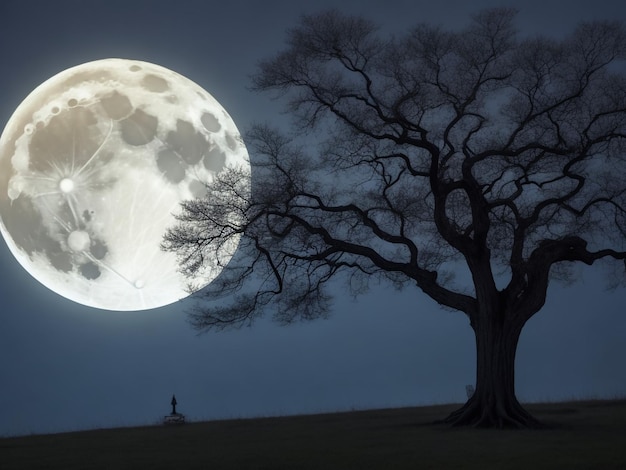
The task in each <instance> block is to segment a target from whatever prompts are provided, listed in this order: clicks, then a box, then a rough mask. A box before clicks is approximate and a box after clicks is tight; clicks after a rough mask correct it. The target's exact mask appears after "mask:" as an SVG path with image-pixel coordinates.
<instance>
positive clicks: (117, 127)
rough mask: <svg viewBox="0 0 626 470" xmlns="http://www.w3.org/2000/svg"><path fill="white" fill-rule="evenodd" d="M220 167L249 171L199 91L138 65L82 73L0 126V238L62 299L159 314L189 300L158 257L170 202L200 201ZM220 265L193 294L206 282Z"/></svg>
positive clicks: (179, 278)
mask: <svg viewBox="0 0 626 470" xmlns="http://www.w3.org/2000/svg"><path fill="white" fill-rule="evenodd" d="M226 168H243V169H244V170H245V171H247V172H249V171H250V164H249V160H248V154H247V151H246V148H245V145H244V144H243V142H242V139H241V136H240V134H239V131H238V130H237V127H236V126H235V123H234V122H233V120H232V119H231V117H230V116H229V115H228V113H227V112H226V110H225V109H224V108H223V107H222V106H221V105H220V104H219V103H218V102H217V101H216V100H215V99H214V98H213V97H212V96H211V95H210V94H209V93H207V92H206V91H205V90H203V89H202V88H201V87H200V86H198V85H197V84H196V83H194V82H192V81H191V80H189V79H187V78H185V77H183V76H182V75H180V74H178V73H176V72H173V71H171V70H169V69H166V68H164V67H161V66H158V65H154V64H150V63H147V62H142V61H136V60H126V59H104V60H98V61H94V62H89V63H86V64H82V65H79V66H76V67H73V68H70V69H67V70H65V71H63V72H61V73H59V74H58V75H55V76H54V77H52V78H50V79H49V80H47V81H46V82H44V83H43V84H42V85H40V86H39V87H37V88H36V89H35V90H34V91H33V92H32V93H31V94H30V95H28V97H26V99H25V100H24V101H23V102H22V103H21V104H20V105H19V107H18V108H17V109H16V111H15V112H14V114H13V116H12V117H11V118H10V120H9V122H8V123H7V125H6V127H5V129H4V132H3V134H2V137H0V220H1V224H0V231H1V232H2V235H3V236H4V238H5V241H6V243H7V245H8V247H9V249H10V250H11V252H12V253H13V255H14V256H15V258H16V259H17V260H18V261H19V263H20V264H21V265H22V266H23V267H24V268H25V269H26V270H27V271H28V272H29V273H30V274H31V275H32V276H33V277H34V278H35V279H37V280H38V281H39V282H41V283H42V284H43V285H45V286H46V287H48V288H49V289H51V290H53V291H55V292H57V293H58V294H60V295H62V296H64V297H66V298H68V299H70V300H73V301H75V302H78V303H80V304H83V305H87V306H90V307H96V308H101V309H106V310H120V311H128V310H145V309H151V308H156V307H160V306H163V305H167V304H170V303H172V302H175V301H177V300H179V299H182V298H184V297H186V296H187V295H189V293H190V292H189V291H188V289H187V286H188V285H189V283H190V280H189V279H188V278H186V277H185V276H184V275H183V274H182V273H180V272H179V266H178V262H177V259H176V255H175V254H174V253H171V252H165V251H163V250H161V248H160V244H161V241H162V238H163V235H164V234H165V232H166V230H167V228H169V227H171V226H173V225H174V224H175V223H176V220H175V218H174V214H176V213H177V212H178V211H179V207H180V203H181V202H182V201H183V200H187V199H192V198H197V197H203V196H204V195H205V194H206V189H205V184H206V183H208V182H210V181H211V180H212V179H213V178H214V177H215V175H216V174H218V173H219V172H220V171H223V170H225V169H226ZM236 245H237V243H236V242H233V243H232V244H231V245H230V246H229V247H227V249H226V258H227V259H229V258H230V257H231V256H232V255H233V254H234V252H235V250H236V248H237V246H236ZM227 259H226V261H227ZM224 261H225V260H224V259H223V258H222V259H220V263H222V264H223V263H224ZM220 263H213V264H214V266H211V263H208V265H207V266H206V267H205V268H204V270H203V271H202V272H200V273H199V274H198V275H197V278H196V279H193V280H191V281H192V283H193V285H195V286H197V287H198V288H201V287H204V286H206V285H207V284H208V283H210V282H211V280H213V279H214V278H215V277H216V276H217V275H218V274H219V272H220V269H219V267H218V265H219V264H220Z"/></svg>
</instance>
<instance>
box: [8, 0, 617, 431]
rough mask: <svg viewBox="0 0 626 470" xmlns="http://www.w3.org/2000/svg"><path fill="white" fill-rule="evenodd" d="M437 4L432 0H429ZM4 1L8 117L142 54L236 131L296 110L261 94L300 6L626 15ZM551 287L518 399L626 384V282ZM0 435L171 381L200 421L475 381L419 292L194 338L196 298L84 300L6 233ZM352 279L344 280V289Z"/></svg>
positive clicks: (154, 402) (528, 8)
mask: <svg viewBox="0 0 626 470" xmlns="http://www.w3.org/2000/svg"><path fill="white" fill-rule="evenodd" d="M428 3H436V5H432V6H429V4H428ZM428 3H427V2H415V1H414V0H406V1H402V0H385V1H357V0H354V1H349V0H342V1H341V2H337V1H332V0H317V1H301V2H294V1H289V0H285V1H271V0H266V1H263V2H258V1H251V0H248V1H246V0H230V1H228V2H222V4H221V5H220V4H219V2H207V1H189V0H177V1H167V2H165V1H138V0H134V1H133V0H123V1H117V0H106V1H102V0H90V1H81V0H74V1H68V0H55V1H44V0H40V1H30V2H24V1H21V0H8V1H7V0H3V1H2V2H1V3H0V18H1V19H2V22H3V24H2V28H1V29H0V57H1V58H2V70H3V72H4V73H2V74H0V127H3V126H4V124H5V123H6V122H7V121H8V119H9V118H10V116H11V114H12V113H13V111H14V109H15V108H16V107H17V106H18V105H19V103H20V102H21V101H22V99H23V98H24V97H25V96H26V95H27V94H28V93H29V92H30V91H31V90H32V89H33V88H35V87H36V86H37V85H39V84H40V83H41V82H43V81H45V80H46V79H47V78H49V77H50V76H52V75H54V74H56V73H58V72H60V71H61V70H63V69H65V68H67V67H70V66H73V65H77V64H80V63H84V62H88V61H91V60H95V59H100V58H106V57H123V58H133V59H140V60H146V61H149V62H154V63H157V64H160V65H163V66H165V67H168V68H171V69H173V70H176V71H177V72H179V73H181V74H183V75H185V76H187V77H189V78H190V79H192V80H194V81H195V82H197V83H198V84H200V85H201V86H202V87H204V88H205V89H206V90H207V91H209V92H210V93H211V94H213V96H215V97H216V98H217V99H218V100H219V101H220V103H221V104H222V105H223V106H224V107H225V108H226V109H227V110H228V112H229V113H230V114H231V116H232V117H233V119H234V120H235V122H236V123H237V125H238V126H239V128H240V129H242V130H245V129H246V128H247V127H248V126H250V125H251V124H252V123H253V122H258V121H266V120H268V121H274V122H277V121H279V120H281V119H283V118H282V117H281V116H280V115H279V114H278V112H277V107H276V103H275V102H272V101H271V100H270V99H269V97H267V96H262V95H258V94H254V93H252V92H250V91H249V90H248V86H249V84H250V80H249V76H250V74H252V73H254V70H255V64H256V63H257V62H258V61H259V60H260V59H263V58H266V57H268V56H271V55H272V54H274V53H275V52H277V51H278V50H279V49H280V47H281V44H282V40H283V38H284V32H285V30H286V29H287V28H289V27H291V26H293V25H294V24H295V23H296V22H297V20H298V18H299V16H300V15H301V14H302V13H310V12H315V11H318V10H320V9H322V8H325V7H328V6H332V5H333V4H339V5H341V6H340V9H341V10H344V11H346V12H349V13H362V14H363V15H364V16H366V17H369V18H371V19H374V20H375V21H377V22H379V23H380V24H381V26H382V27H383V28H384V29H385V30H386V31H390V32H397V33H398V34H400V33H402V32H403V31H404V30H405V29H406V28H407V27H409V26H410V25H412V24H414V23H416V22H420V21H433V22H436V23H441V24H444V25H450V26H453V27H455V26H460V25H463V24H465V23H466V21H467V17H468V15H469V14H470V13H471V12H473V11H475V10H476V8H478V7H479V6H500V5H512V6H517V7H518V8H520V14H519V20H518V21H519V27H520V29H521V30H522V31H524V32H529V33H537V32H541V33H543V34H548V35H557V36H558V35H560V34H563V33H564V32H567V31H568V30H571V28H572V27H573V26H574V25H575V24H576V23H577V22H578V21H580V20H587V19H592V18H612V19H623V20H624V19H626V6H624V5H620V2H615V1H594V2H592V3H590V2H588V1H550V0H543V1H525V2H514V1H510V2H505V1H487V0H483V1H481V2H465V1H446V0H442V1H439V2H428ZM581 273H582V280H581V281H580V282H578V283H576V284H574V285H573V286H570V287H559V286H554V287H553V288H552V290H551V292H550V296H549V300H548V303H547V305H546V306H545V308H544V311H543V312H541V313H540V314H538V315H537V316H536V317H535V318H533V319H532V320H531V321H530V322H529V324H528V325H527V327H526V329H525V331H524V332H523V334H522V338H521V344H520V346H519V352H518V361H517V390H518V395H519V397H520V399H521V400H532V401H536V400H562V399H571V398H588V397H615V396H624V395H626V368H625V367H624V359H625V358H626V341H625V338H626V312H624V307H623V304H624V301H625V300H626V292H624V291H617V292H614V293H609V292H606V291H604V290H603V287H602V285H603V284H602V281H603V280H602V277H601V276H600V275H599V274H598V271H597V270H594V269H586V270H581ZM0 279H1V280H2V282H0V296H1V298H2V304H1V305H2V306H1V307H0V436H3V435H13V434H24V433H42V432H56V431H66V430H73V429H84V428H91V427H108V426H116V425H134V424H151V423H155V422H157V421H158V420H159V419H160V418H161V417H162V415H163V414H166V413H168V412H169V410H170V407H169V401H170V398H171V395H172V393H176V395H177V398H178V403H179V405H178V409H179V411H181V412H183V413H185V414H187V415H188V416H189V417H190V418H191V419H210V418H228V417H249V416H259V415H275V414H293V413H308V412H317V411H329V410H343V409H351V408H367V407H394V406H404V405H416V404H428V403H441V402H450V401H455V402H460V401H462V400H464V398H465V385H466V384H469V383H473V380H474V378H473V377H474V370H475V369H474V358H475V355H474V342H473V337H472V331H471V329H470V327H469V324H468V322H467V320H466V318H465V317H464V315H462V314H460V313H456V312H449V311H443V310H441V309H439V308H438V306H437V305H436V304H434V303H433V302H432V301H430V300H429V299H427V298H426V297H425V296H423V295H421V294H420V293H419V292H417V291H413V290H407V291H404V292H402V293H398V292H395V291H391V290H385V289H383V288H381V289H378V290H374V291H372V292H371V293H370V294H368V295H367V296H365V297H364V298H361V299H359V300H358V301H356V302H353V301H352V300H350V299H348V298H344V297H342V296H341V295H339V296H338V299H337V301H336V303H335V309H334V315H333V316H332V318H331V319H329V320H320V321H317V322H314V323H309V324H297V325H293V326H290V327H282V328H281V327H278V326H276V325H273V324H271V323H268V322H260V323H259V324H257V325H255V326H254V327H253V328H246V329H243V330H240V331H230V332H223V333H210V334H206V335H202V336H197V334H196V332H194V331H193V330H192V329H191V327H190V326H189V325H188V324H187V322H186V317H185V309H186V308H188V307H189V306H190V304H189V302H188V301H183V302H179V303H177V304H174V305H171V306H168V307H164V308H160V309H156V310H151V311H143V312H121V313H117V312H110V311H101V310H97V309H91V308H87V307H83V306H81V305H78V304H74V303H72V302H70V301H67V300H65V299H63V298H62V297H59V296H58V295H56V294H54V293H53V292H50V291H48V290H47V289H46V288H45V287H43V286H41V285H40V284H39V283H38V282H37V281H35V280H34V279H33V278H32V277H30V275H29V274H27V273H26V272H25V271H24V270H23V269H22V268H21V266H20V265H19V264H18V263H17V261H15V260H14V258H13V257H12V255H11V254H10V253H9V251H8V249H7V248H6V245H5V244H4V241H2V242H0ZM340 289H341V287H340V286H338V288H337V292H338V293H339V294H340Z"/></svg>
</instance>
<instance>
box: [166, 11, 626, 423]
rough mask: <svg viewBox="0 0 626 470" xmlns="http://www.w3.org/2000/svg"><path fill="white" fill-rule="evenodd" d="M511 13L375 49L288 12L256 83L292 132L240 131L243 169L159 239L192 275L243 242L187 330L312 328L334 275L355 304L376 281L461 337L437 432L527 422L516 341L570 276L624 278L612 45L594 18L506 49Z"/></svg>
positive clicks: (515, 37) (624, 217) (357, 31)
mask: <svg viewBox="0 0 626 470" xmlns="http://www.w3.org/2000/svg"><path fill="white" fill-rule="evenodd" d="M514 18H515V12H514V11H512V10H507V9H492V10H486V11H482V12H479V13H478V14H477V15H476V16H475V17H474V18H473V19H472V21H471V23H470V24H469V26H468V27H467V28H466V29H465V30H462V31H446V30H444V29H442V28H439V27H434V26H430V25H419V26H417V27H415V28H414V29H412V30H411V31H409V32H408V33H407V34H405V35H403V36H401V37H392V38H383V37H381V36H380V35H379V33H378V32H377V28H376V27H375V26H374V25H373V24H372V23H371V22H369V21H366V20H364V19H362V18H358V17H350V16H344V15H342V14H340V13H339V12H337V11H329V12H323V13H320V14H317V15H312V16H305V17H303V18H302V20H301V22H300V24H299V25H298V26H297V27H295V28H294V29H292V30H290V31H289V33H288V38H287V44H286V48H285V50H284V51H282V52H280V53H278V54H277V55H276V56H275V57H273V58H271V59H269V60H267V61H264V62H261V63H260V65H259V68H258V72H257V74H256V75H255V76H254V87H255V89H257V90H261V91H273V92H276V93H277V95H278V97H279V98H280V99H282V100H284V101H285V102H286V104H287V108H286V109H287V111H288V113H289V114H290V115H291V116H292V117H293V118H294V119H293V124H294V125H293V127H292V128H291V131H290V133H289V134H288V135H287V133H286V132H284V131H278V130H275V129H272V128H270V127H268V126H257V127H255V128H254V129H252V131H251V132H250V134H249V136H248V140H247V143H248V144H249V145H250V147H251V149H252V152H251V155H252V157H251V158H252V164H253V170H252V175H251V176H250V175H249V174H247V173H245V172H243V171H242V170H240V169H236V168H235V169H230V170H228V171H226V172H223V173H221V174H219V175H217V177H216V179H215V181H213V182H212V183H211V184H210V185H209V187H208V195H207V197H206V198H204V199H199V200H192V201H188V202H186V203H185V204H184V205H183V210H182V213H181V215H180V216H179V225H178V226H177V227H175V228H173V229H172V230H170V231H169V233H168V234H167V235H166V237H165V239H164V243H163V246H164V248H165V249H168V250H173V251H176V252H177V253H178V254H179V256H180V263H181V267H182V269H183V270H184V271H186V272H189V273H191V272H194V271H195V270H197V269H199V268H200V267H202V266H205V265H207V264H211V263H218V264H219V263H220V248H221V247H222V246H223V244H224V243H226V240H239V239H240V251H239V256H238V257H237V259H236V260H233V261H232V262H231V263H230V264H229V265H228V266H227V267H226V269H225V270H224V271H223V274H222V275H221V276H220V278H219V279H218V281H217V282H215V283H213V284H212V285H211V286H209V288H208V289H207V290H206V291H203V294H204V295H205V296H206V297H207V299H212V300H217V299H218V298H219V297H220V296H223V295H227V296H231V297H230V299H231V300H232V303H224V299H222V300H221V301H219V302H216V303H215V304H213V306H211V304H206V303H200V304H198V305H197V308H196V309H195V310H193V311H192V312H190V318H191V321H192V323H193V325H194V326H195V327H196V328H198V329H200V330H204V329H209V328H218V329H220V328H224V327H227V326H239V325H242V324H248V323H250V322H252V321H253V320H254V318H256V317H257V316H258V315H261V314H263V312H264V311H265V310H268V309H269V308H271V311H272V312H273V315H274V319H275V320H277V321H278V322H281V323H288V322H292V321H294V320H301V319H312V318H317V317H320V316H324V315H326V314H327V312H328V308H329V301H330V297H329V295H328V294H327V289H326V287H327V286H328V285H329V283H330V282H331V281H332V280H335V279H339V278H341V279H344V280H346V281H347V283H348V285H349V286H350V289H351V290H352V292H353V293H356V294H358V293H360V292H363V291H365V290H366V289H367V287H368V285H369V283H370V282H371V281H372V280H373V279H376V280H377V281H379V280H385V281H388V282H390V283H391V284H392V285H394V286H396V287H404V286H406V285H409V286H415V287H417V288H419V289H420V290H421V291H422V292H424V293H425V294H426V295H428V296H430V297H432V298H433V299H434V300H435V301H437V302H438V303H439V304H441V305H442V306H445V307H447V308H449V309H454V310H458V311H460V312H463V313H464V314H465V315H466V316H467V317H468V318H469V321H470V324H471V326H472V328H473V330H474V333H475V336H476V348H477V349H476V351H477V371H476V387H475V393H474V394H473V396H472V397H471V398H469V400H468V401H467V403H466V404H465V405H464V406H463V407H462V408H461V409H459V410H458V411H456V412H454V413H453V414H452V415H450V416H449V417H448V418H447V422H449V423H452V424H455V425H474V426H485V427H508V426H512V427H536V426H539V425H540V423H539V422H538V421H537V420H535V419H534V418H533V417H532V416H531V415H530V414H529V413H528V412H527V411H526V410H525V409H524V408H523V407H522V406H521V405H520V404H519V402H518V400H517V398H516V396H515V387H514V361H515V353H516V348H517V343H518V339H519V336H520V333H521V331H522V328H523V327H524V325H525V323H526V322H527V321H528V320H529V319H530V318H531V317H532V316H533V315H534V314H536V313H537V312H539V311H540V309H541V308H542V306H543V305H544V303H545V300H546V295H547V292H548V285H549V283H550V280H551V279H555V278H557V279H564V278H565V279H571V278H572V272H571V270H570V269H569V268H570V266H571V265H572V263H573V262H582V263H585V264H587V265H591V264H593V263H595V262H597V261H599V260H612V261H614V263H612V265H613V266H614V267H617V270H616V272H618V274H619V275H620V276H621V275H622V274H623V273H622V270H623V261H620V260H624V259H626V243H625V242H626V238H625V235H626V212H625V209H626V200H625V199H626V194H625V193H626V179H625V176H624V175H626V173H625V170H626V152H625V143H626V139H625V137H626V79H625V75H624V73H623V71H620V68H619V65H620V62H619V61H620V60H622V59H624V58H625V57H626V54H625V52H626V41H625V37H626V36H625V33H624V29H623V27H622V25H621V24H619V23H613V22H593V23H584V24H581V25H579V26H578V27H577V29H576V30H575V31H574V32H573V33H572V34H571V35H570V36H569V37H566V38H564V39H562V40H554V39H548V38H545V37H530V38H529V37H519V34H518V33H517V32H516V31H515V29H514V25H513V23H514ZM250 185H251V191H250V190H249V187H250ZM616 260H617V261H618V262H617V263H615V261H616ZM607 264H609V265H610V264H611V263H607ZM464 272H465V273H467V276H461V278H462V279H461V280H455V279H454V276H453V274H454V273H464ZM465 277H467V279H469V282H468V283H467V285H464V283H463V279H464V278H465ZM234 293H236V294H237V295H234V296H233V295H232V294H234Z"/></svg>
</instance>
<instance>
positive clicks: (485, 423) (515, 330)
mask: <svg viewBox="0 0 626 470" xmlns="http://www.w3.org/2000/svg"><path fill="white" fill-rule="evenodd" d="M523 326H524V322H523V321H522V320H519V319H517V321H516V319H515V318H514V317H513V318H511V317H510V316H509V315H506V314H504V315H503V314H499V315H498V314H495V315H493V314H492V315H483V316H481V319H480V320H479V321H478V322H477V323H476V324H475V325H474V332H475V334H476V353H477V354H476V356H477V357H476V359H477V365H476V389H475V392H474V395H472V397H471V398H469V400H468V401H467V403H465V405H464V406H463V407H461V408H460V409H458V410H457V411H455V412H453V413H452V414H450V416H448V417H447V418H446V419H445V422H446V423H450V424H452V425H454V426H474V427H490V428H507V427H510V428H538V427H541V423H540V422H539V421H538V420H537V419H535V418H534V417H533V416H531V415H530V413H528V412H527V411H526V410H525V409H524V408H523V407H522V406H521V405H520V403H519V402H518V401H517V398H516V396H515V352H516V350H517V343H518V340H519V336H520V333H521V331H522V327H523Z"/></svg>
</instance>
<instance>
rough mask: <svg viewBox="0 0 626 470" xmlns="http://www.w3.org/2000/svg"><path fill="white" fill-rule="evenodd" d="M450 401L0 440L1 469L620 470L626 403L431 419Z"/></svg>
mask: <svg viewBox="0 0 626 470" xmlns="http://www.w3.org/2000/svg"><path fill="white" fill-rule="evenodd" d="M456 407H458V405H445V406H431V407H420V408H402V409H388V410H370V411H356V412H350V413H335V414H320V415H310V416H293V417H278V418H262V419H241V420H230V421H210V422H199V423H187V424H185V425H180V426H151V427H137V428H120V429H102V430H93V431H83V432H72V433H63V434H51V435H40V436H37V435H36V436H26V437H12V438H4V439H0V469H2V470H9V469H20V470H22V469H50V470H54V469H59V470H61V469H62V470H73V469H81V470H85V469H144V468H145V469H209V468H211V469H237V470H246V469H258V470H283V469H324V470H327V469H409V468H410V469H491V468H494V469H529V468H530V469H532V470H539V469H567V470H572V469H596V468H597V469H626V400H614V401H584V402H569V403H553V404H535V405H528V409H529V410H531V412H533V413H534V414H535V415H536V416H537V417H539V418H540V419H542V420H543V421H544V422H546V423H547V424H550V425H552V426H551V427H550V428H549V429H544V430H539V431H515V430H505V431H495V430H480V429H453V428H450V427H447V426H445V425H440V424H436V425H435V424H432V423H433V422H434V421H436V420H437V419H441V418H442V417H445V416H446V414H447V413H449V412H450V411H452V410H454V409H455V408H456Z"/></svg>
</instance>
